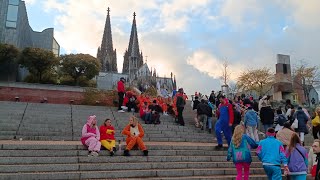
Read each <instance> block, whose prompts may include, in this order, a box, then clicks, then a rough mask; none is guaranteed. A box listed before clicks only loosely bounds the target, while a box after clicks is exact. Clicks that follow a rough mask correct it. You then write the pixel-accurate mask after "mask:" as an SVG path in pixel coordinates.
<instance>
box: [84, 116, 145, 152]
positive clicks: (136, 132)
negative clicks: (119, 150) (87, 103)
mask: <svg viewBox="0 0 320 180" xmlns="http://www.w3.org/2000/svg"><path fill="white" fill-rule="evenodd" d="M122 134H123V135H126V136H127V138H126V144H127V146H126V148H125V149H124V156H130V153H129V151H130V150H131V149H132V148H133V147H135V146H138V147H139V149H140V150H141V151H142V152H143V154H144V156H148V150H147V147H146V146H145V145H144V142H143V140H142V138H143V136H144V130H143V128H142V126H141V125H140V124H139V122H138V119H137V118H136V117H135V116H131V117H130V120H129V123H128V125H127V126H126V127H125V128H124V129H123V131H122ZM114 135H115V129H114V127H113V126H112V124H111V119H106V120H105V122H104V123H103V124H102V125H101V126H100V128H98V126H97V119H96V116H95V115H92V116H89V117H88V119H87V123H86V124H85V125H84V126H83V128H82V137H81V142H82V144H83V145H84V146H86V147H87V148H88V151H89V154H88V156H98V155H99V152H100V149H101V145H102V146H103V147H104V148H105V149H107V150H108V151H109V152H110V156H113V155H114V154H115V151H116V140H115V137H114Z"/></svg>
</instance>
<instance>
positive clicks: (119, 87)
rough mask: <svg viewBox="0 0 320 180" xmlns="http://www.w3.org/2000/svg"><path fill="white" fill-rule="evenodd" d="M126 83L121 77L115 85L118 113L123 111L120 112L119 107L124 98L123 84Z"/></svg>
mask: <svg viewBox="0 0 320 180" xmlns="http://www.w3.org/2000/svg"><path fill="white" fill-rule="evenodd" d="M125 82H126V80H125V79H124V77H121V78H120V80H119V81H118V84H117V90H118V96H119V106H118V112H124V110H122V108H121V106H122V104H123V98H124V94H125V92H126V91H125V87H124V83H125Z"/></svg>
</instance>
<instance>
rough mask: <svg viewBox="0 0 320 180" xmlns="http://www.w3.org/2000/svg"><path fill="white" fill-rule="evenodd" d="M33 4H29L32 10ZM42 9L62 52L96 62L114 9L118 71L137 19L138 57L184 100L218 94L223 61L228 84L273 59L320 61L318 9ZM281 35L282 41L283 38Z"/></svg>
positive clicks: (195, 4) (56, 3)
mask: <svg viewBox="0 0 320 180" xmlns="http://www.w3.org/2000/svg"><path fill="white" fill-rule="evenodd" d="M32 1H34V0H30V1H29V2H32ZM125 2H126V3H123V1H119V0H118V1H116V0H110V1H101V0H92V1H75V0H65V1H61V0H47V1H41V3H42V5H43V7H44V10H45V12H46V13H48V14H54V15H55V37H56V39H57V40H58V42H59V44H60V45H61V47H62V48H63V49H65V50H66V52H68V53H69V52H79V53H80V52H81V53H89V54H91V55H93V56H96V52H97V48H98V46H99V45H100V44H101V39H102V33H103V28H104V24H105V18H106V13H107V12H106V9H107V7H110V8H111V26H112V35H113V46H114V48H116V49H117V59H118V69H119V71H121V70H122V63H123V55H124V52H125V50H126V48H128V43H129V37H130V30H131V23H132V18H133V17H132V14H133V12H136V13H137V17H136V19H137V27H138V36H139V44H140V50H142V52H143V55H144V56H148V58H147V59H148V64H149V66H151V67H152V68H156V69H157V72H158V73H159V75H160V76H166V77H169V76H170V73H171V72H173V73H174V74H175V75H176V77H177V81H178V86H180V87H184V88H185V90H186V91H187V92H188V93H193V92H194V91H203V92H205V93H209V92H210V91H211V90H212V89H214V90H218V89H220V79H219V77H220V76H221V72H222V67H221V64H222V63H223V59H227V60H228V62H229V63H230V66H229V67H230V71H231V72H232V73H231V79H232V80H235V79H236V78H237V76H238V75H239V74H240V72H241V71H243V70H246V69H248V68H261V67H267V68H271V69H274V67H275V63H276V54H278V53H282V54H289V55H291V60H292V63H293V64H294V63H295V62H296V61H298V60H300V59H305V60H307V61H308V62H309V63H310V64H311V65H312V64H315V65H318V64H319V63H317V61H318V59H319V58H320V51H319V50H318V48H317V47H318V42H319V41H320V36H319V35H318V32H319V31H320V21H319V22H318V21H315V19H317V18H318V17H320V11H318V9H317V8H318V7H320V1H317V0H310V1H306V2H304V1H299V0H270V1H268V2H264V1H255V0H243V1H234V0H225V1H221V0H198V1H194V0H174V1H169V0H168V1H159V0H148V1H138V0H126V1H125ZM283 32H285V33H283Z"/></svg>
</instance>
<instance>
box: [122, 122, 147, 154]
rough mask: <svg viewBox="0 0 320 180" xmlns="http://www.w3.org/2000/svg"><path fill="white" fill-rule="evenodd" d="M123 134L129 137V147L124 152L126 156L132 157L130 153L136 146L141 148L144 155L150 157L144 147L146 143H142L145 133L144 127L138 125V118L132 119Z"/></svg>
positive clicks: (127, 141)
mask: <svg viewBox="0 0 320 180" xmlns="http://www.w3.org/2000/svg"><path fill="white" fill-rule="evenodd" d="M122 134H123V135H127V138H126V143H127V147H126V149H125V150H124V156H130V153H129V151H130V150H131V149H132V148H133V147H134V146H135V145H138V146H139V149H140V150H142V151H143V155H145V156H148V150H147V147H146V146H145V145H144V142H143V141H142V138H143V136H144V131H143V128H142V126H141V125H140V124H139V123H138V119H137V118H136V117H134V116H131V117H130V120H129V124H128V125H127V126H126V127H125V128H124V129H123V131H122Z"/></svg>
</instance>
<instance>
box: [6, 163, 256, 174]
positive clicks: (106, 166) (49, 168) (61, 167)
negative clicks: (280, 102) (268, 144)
mask: <svg viewBox="0 0 320 180" xmlns="http://www.w3.org/2000/svg"><path fill="white" fill-rule="evenodd" d="M233 167H234V164H233V163H232V162H226V163H221V162H201V163H197V162H196V163H195V162H140V163H112V164H110V163H75V164H31V165H28V166H26V165H0V174H1V173H13V172H19V173H20V172H54V171H61V172H63V171H93V170H94V171H104V170H124V169H126V170H139V169H145V170H147V169H186V168H233ZM250 167H251V168H261V167H262V164H261V163H260V162H253V163H252V164H251V165H250Z"/></svg>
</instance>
